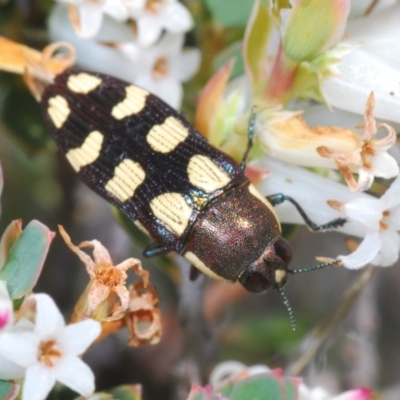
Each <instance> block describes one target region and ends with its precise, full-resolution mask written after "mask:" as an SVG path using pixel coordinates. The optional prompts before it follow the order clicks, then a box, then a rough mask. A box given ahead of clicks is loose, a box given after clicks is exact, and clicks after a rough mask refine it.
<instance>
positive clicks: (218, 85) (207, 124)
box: [195, 59, 235, 137]
mask: <svg viewBox="0 0 400 400" xmlns="http://www.w3.org/2000/svg"><path fill="white" fill-rule="evenodd" d="M234 63H235V60H234V59H231V60H228V61H227V62H226V63H225V64H224V65H223V66H222V67H221V68H220V69H219V70H218V71H217V72H216V73H215V74H214V75H213V76H212V77H211V79H210V80H209V81H208V82H207V85H206V86H205V88H204V90H203V92H202V94H201V96H200V99H199V103H198V105H197V111H196V118H195V127H196V129H197V130H198V131H199V132H201V133H202V134H203V135H204V136H206V137H209V136H210V133H211V131H212V126H213V123H214V121H215V117H216V115H217V110H218V106H219V104H220V103H221V101H222V99H223V96H224V92H225V88H226V85H227V83H228V80H229V77H230V75H231V72H232V68H233V65H234Z"/></svg>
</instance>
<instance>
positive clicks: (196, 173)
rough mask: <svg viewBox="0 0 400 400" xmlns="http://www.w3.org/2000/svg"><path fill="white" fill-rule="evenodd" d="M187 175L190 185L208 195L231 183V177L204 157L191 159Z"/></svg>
mask: <svg viewBox="0 0 400 400" xmlns="http://www.w3.org/2000/svg"><path fill="white" fill-rule="evenodd" d="M187 174H188V177H189V181H190V183H191V184H192V185H194V186H196V187H197V188H199V189H201V190H204V191H205V192H206V193H211V192H213V191H214V190H217V189H221V188H223V187H224V186H226V185H227V184H228V183H229V182H230V181H231V178H230V176H229V175H228V174H227V173H226V172H225V171H223V170H222V169H221V168H220V167H219V166H218V165H217V164H215V162H214V161H212V160H210V159H209V158H208V157H206V156H202V155H195V156H193V157H192V158H191V159H190V161H189V164H188V167H187Z"/></svg>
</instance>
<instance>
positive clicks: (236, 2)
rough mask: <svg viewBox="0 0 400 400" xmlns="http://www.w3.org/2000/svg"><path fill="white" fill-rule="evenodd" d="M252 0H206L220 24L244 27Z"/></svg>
mask: <svg viewBox="0 0 400 400" xmlns="http://www.w3.org/2000/svg"><path fill="white" fill-rule="evenodd" d="M253 3H254V0H206V4H207V7H208V9H209V11H210V13H211V14H212V16H213V18H215V19H216V20H217V21H218V22H219V23H220V24H221V25H222V26H225V27H238V28H244V27H245V26H246V24H247V21H248V19H249V17H250V14H251V9H252V7H253Z"/></svg>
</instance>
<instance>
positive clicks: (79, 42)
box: [49, 0, 200, 108]
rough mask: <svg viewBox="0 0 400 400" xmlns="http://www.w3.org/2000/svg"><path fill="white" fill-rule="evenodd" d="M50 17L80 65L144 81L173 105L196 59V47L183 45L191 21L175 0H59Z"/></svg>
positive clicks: (58, 37) (55, 31)
mask: <svg viewBox="0 0 400 400" xmlns="http://www.w3.org/2000/svg"><path fill="white" fill-rule="evenodd" d="M57 1H58V3H60V4H59V5H58V6H56V7H54V9H53V11H52V13H51V15H50V19H49V30H50V35H51V37H52V39H53V41H57V40H60V41H67V42H69V43H71V44H72V45H73V46H74V47H75V48H76V50H77V61H78V64H79V65H80V66H82V67H85V68H88V69H92V70H96V71H98V72H103V73H106V74H109V75H114V76H117V77H118V78H121V79H124V80H126V81H128V82H132V83H135V84H137V85H138V86H142V87H144V88H145V89H148V90H149V91H151V92H152V93H154V94H156V95H157V96H159V97H161V98H162V99H163V100H165V101H166V102H167V103H168V104H170V105H171V106H172V107H174V108H179V107H180V105H181V102H182V97H183V90H182V82H185V81H187V80H189V79H190V78H191V77H193V75H194V74H195V73H196V72H197V70H198V68H199V65H200V52H199V51H198V49H195V48H185V47H184V35H185V33H186V32H187V31H189V30H190V29H192V27H193V19H192V16H191V15H190V13H189V11H188V10H187V9H186V7H185V6H184V5H183V4H181V3H180V2H179V1H177V0H158V1H154V0H100V1H95V2H94V1H91V0H57Z"/></svg>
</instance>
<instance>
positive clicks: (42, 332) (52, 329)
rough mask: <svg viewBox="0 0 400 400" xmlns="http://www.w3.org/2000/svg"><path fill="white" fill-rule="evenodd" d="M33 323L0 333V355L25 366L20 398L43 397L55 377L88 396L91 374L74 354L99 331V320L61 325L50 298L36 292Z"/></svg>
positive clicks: (79, 352)
mask: <svg viewBox="0 0 400 400" xmlns="http://www.w3.org/2000/svg"><path fill="white" fill-rule="evenodd" d="M34 297H35V299H36V324H35V326H34V328H33V330H32V331H30V332H29V331H28V332H6V333H3V334H2V335H1V336H0V356H2V357H4V358H6V359H8V360H11V361H13V362H14V363H15V364H17V365H18V366H20V367H22V368H25V369H26V373H25V381H24V388H23V394H22V400H41V399H45V398H46V396H47V395H48V393H49V392H50V390H51V389H52V387H53V386H54V384H55V383H56V381H59V382H61V383H63V384H64V385H66V386H68V387H70V388H71V389H73V390H75V391H77V392H78V393H80V394H81V395H82V396H89V395H90V394H92V393H93V391H94V376H93V373H92V371H91V370H90V368H89V367H88V366H87V365H86V364H85V363H84V362H83V361H82V360H81V359H80V358H79V357H78V356H79V355H81V354H82V353H83V352H84V351H85V350H86V349H87V348H88V346H89V345H90V344H91V343H92V342H93V340H95V339H96V338H97V337H98V335H99V334H100V331H101V327H100V323H99V322H97V321H94V320H85V321H82V322H79V323H76V324H72V325H68V326H65V322H64V320H63V318H62V315H61V313H60V312H59V310H58V309H57V306H56V305H55V303H54V301H53V300H52V299H51V298H50V297H49V296H48V295H46V294H37V295H35V296H34Z"/></svg>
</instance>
